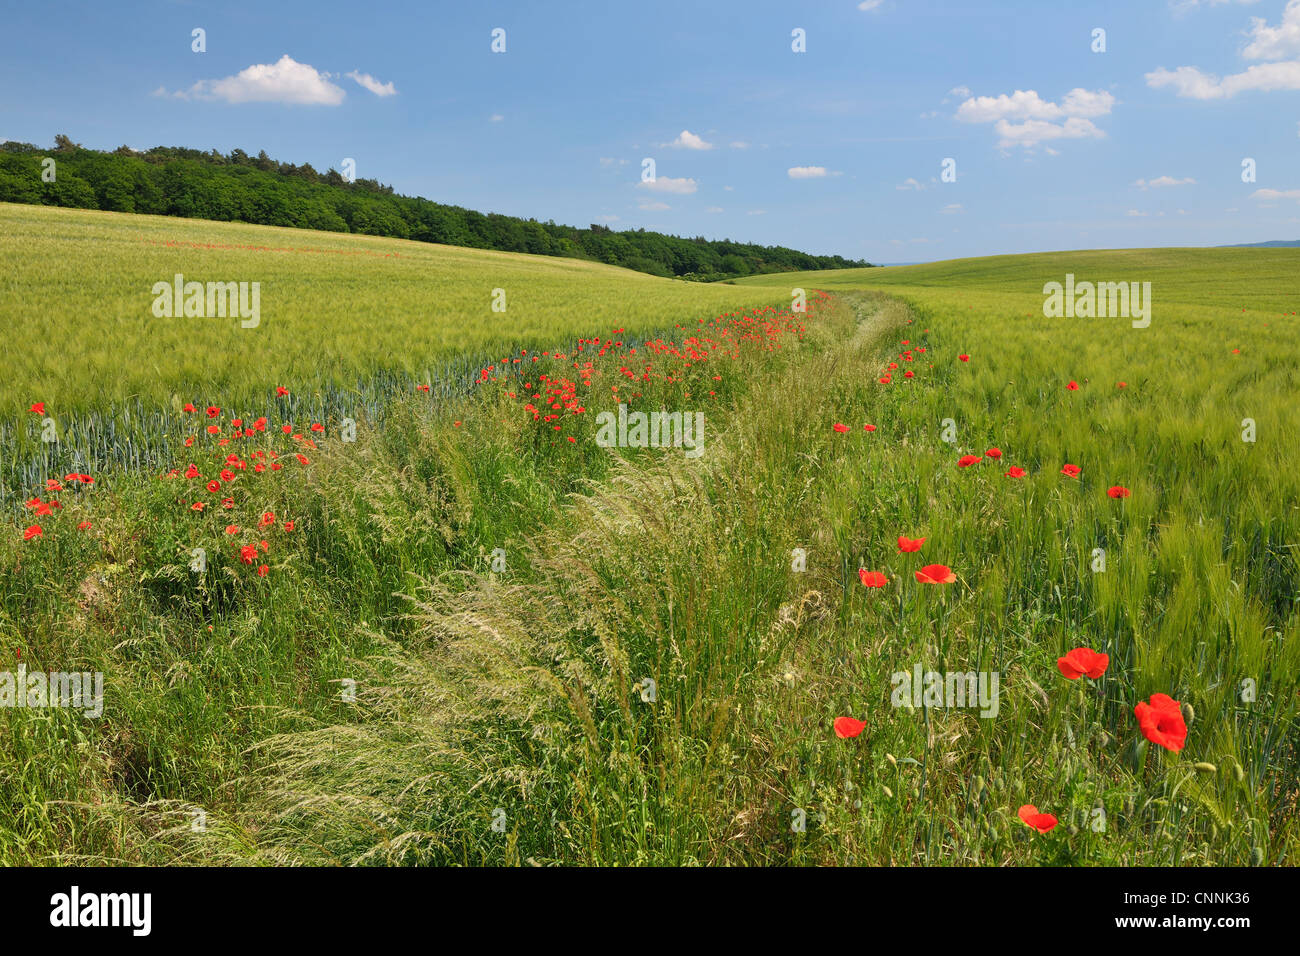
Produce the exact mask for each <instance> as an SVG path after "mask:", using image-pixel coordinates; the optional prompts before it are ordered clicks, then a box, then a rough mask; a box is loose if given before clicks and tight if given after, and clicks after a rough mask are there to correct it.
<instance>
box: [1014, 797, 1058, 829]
mask: <svg viewBox="0 0 1300 956" xmlns="http://www.w3.org/2000/svg"><path fill="white" fill-rule="evenodd" d="M1016 815H1017V816H1019V817H1020V819H1021V820H1023V821H1025V825H1026V826H1030V827H1033V828H1034V829H1035V830H1037V831H1038V832H1039V833H1048V832H1050V831H1051V830H1052V828H1053V827H1055V826H1056V823H1057V820H1056V817H1054V816H1052V815H1051V814H1050V813H1039V812H1038V808H1037V807H1036V806H1034V805H1033V804H1032V803H1026V804H1025V805H1024V806H1023V807H1021V808H1020V809H1019V810H1017V811H1016Z"/></svg>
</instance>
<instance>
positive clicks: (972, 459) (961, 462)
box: [957, 455, 981, 468]
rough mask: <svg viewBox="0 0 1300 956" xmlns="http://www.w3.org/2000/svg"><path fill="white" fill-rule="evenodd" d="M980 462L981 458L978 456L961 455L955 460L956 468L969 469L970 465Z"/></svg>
mask: <svg viewBox="0 0 1300 956" xmlns="http://www.w3.org/2000/svg"><path fill="white" fill-rule="evenodd" d="M980 460H981V458H980V456H979V455H962V456H961V457H960V458H958V459H957V467H958V468H969V467H970V466H971V465H973V464H975V463H976V462H977V461H980Z"/></svg>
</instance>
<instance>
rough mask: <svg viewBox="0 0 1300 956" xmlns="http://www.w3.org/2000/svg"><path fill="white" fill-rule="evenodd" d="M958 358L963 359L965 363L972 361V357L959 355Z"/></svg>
mask: <svg viewBox="0 0 1300 956" xmlns="http://www.w3.org/2000/svg"><path fill="white" fill-rule="evenodd" d="M957 358H959V359H961V361H963V362H969V361H970V356H969V355H958V356H957Z"/></svg>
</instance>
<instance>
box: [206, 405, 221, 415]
mask: <svg viewBox="0 0 1300 956" xmlns="http://www.w3.org/2000/svg"><path fill="white" fill-rule="evenodd" d="M220 414H221V409H219V408H217V406H215V405H209V406H208V418H216V417H217V416H218V415H220Z"/></svg>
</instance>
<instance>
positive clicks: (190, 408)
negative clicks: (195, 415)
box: [181, 402, 197, 412]
mask: <svg viewBox="0 0 1300 956" xmlns="http://www.w3.org/2000/svg"><path fill="white" fill-rule="evenodd" d="M181 411H183V412H193V411H197V409H196V408H195V407H194V403H193V402H186V403H185V407H184V408H182V409H181Z"/></svg>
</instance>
